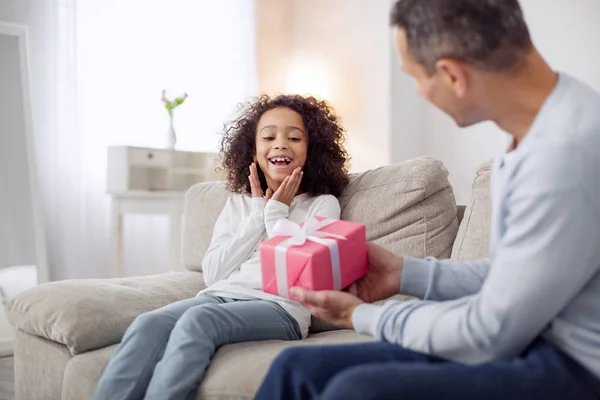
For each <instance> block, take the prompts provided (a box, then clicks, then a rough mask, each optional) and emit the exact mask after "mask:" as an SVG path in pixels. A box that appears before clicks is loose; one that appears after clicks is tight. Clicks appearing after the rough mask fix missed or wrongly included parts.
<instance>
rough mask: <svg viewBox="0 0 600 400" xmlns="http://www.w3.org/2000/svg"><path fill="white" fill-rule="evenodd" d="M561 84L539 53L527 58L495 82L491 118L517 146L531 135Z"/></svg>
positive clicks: (533, 52) (533, 53)
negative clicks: (543, 107)
mask: <svg viewBox="0 0 600 400" xmlns="http://www.w3.org/2000/svg"><path fill="white" fill-rule="evenodd" d="M557 82H558V74H557V73H556V72H554V71H553V70H552V69H551V68H550V66H549V65H548V64H547V63H546V62H545V61H544V59H543V58H542V57H541V56H540V54H539V53H538V52H537V51H535V50H534V51H532V53H531V54H530V55H529V56H527V59H526V61H525V62H524V63H523V65H522V66H521V67H519V68H518V70H515V71H514V72H511V73H507V74H506V75H503V76H500V77H498V78H496V79H495V80H494V83H493V86H494V89H495V90H494V91H493V92H490V93H496V95H495V96H493V99H490V102H491V105H490V110H492V112H491V119H492V121H494V122H495V123H496V125H498V127H499V128H500V129H502V130H503V131H505V132H507V133H509V134H510V135H512V136H513V137H514V139H515V141H514V143H515V146H518V145H519V143H521V141H522V140H523V138H524V137H525V136H526V135H527V132H529V130H530V128H531V125H532V124H533V122H534V120H535V118H536V116H537V115H538V113H539V112H540V110H541V108H542V106H543V105H544V103H545V101H546V100H547V99H548V97H549V96H550V94H551V93H552V91H553V90H554V88H555V87H556V84H557Z"/></svg>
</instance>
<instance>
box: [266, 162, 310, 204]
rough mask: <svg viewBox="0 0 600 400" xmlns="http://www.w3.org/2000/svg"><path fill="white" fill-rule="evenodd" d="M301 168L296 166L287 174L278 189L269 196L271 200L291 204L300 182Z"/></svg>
mask: <svg viewBox="0 0 600 400" xmlns="http://www.w3.org/2000/svg"><path fill="white" fill-rule="evenodd" d="M303 174H304V172H302V169H301V168H300V167H298V168H296V169H295V170H294V172H292V175H290V176H287V177H286V178H285V179H284V181H283V183H282V184H281V186H279V189H277V191H276V192H275V193H274V194H273V196H272V197H271V198H272V199H273V200H277V201H278V202H280V203H283V204H285V205H286V206H288V207H289V205H290V204H292V200H294V197H295V196H296V193H298V189H300V182H302V175H303Z"/></svg>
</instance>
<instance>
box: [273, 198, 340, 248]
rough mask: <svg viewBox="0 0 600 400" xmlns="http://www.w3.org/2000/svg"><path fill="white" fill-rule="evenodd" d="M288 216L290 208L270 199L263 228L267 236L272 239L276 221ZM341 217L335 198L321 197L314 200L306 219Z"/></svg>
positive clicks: (338, 203)
mask: <svg viewBox="0 0 600 400" xmlns="http://www.w3.org/2000/svg"><path fill="white" fill-rule="evenodd" d="M289 215H290V207H289V206H287V205H285V204H283V203H280V202H279V201H277V200H273V199H270V200H269V201H268V202H267V205H266V206H265V227H266V229H267V236H268V237H269V239H270V238H272V237H273V236H274V235H273V228H274V227H275V224H276V223H277V221H279V220H280V219H282V218H288V217H289ZM340 215H341V209H340V202H339V201H338V199H337V198H336V197H335V196H331V195H322V196H319V197H318V198H317V199H315V201H314V203H313V204H312V206H311V207H310V209H309V210H308V214H307V216H306V217H307V218H311V217H317V216H318V217H325V218H333V219H339V218H340Z"/></svg>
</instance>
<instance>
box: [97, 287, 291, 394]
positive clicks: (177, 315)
mask: <svg viewBox="0 0 600 400" xmlns="http://www.w3.org/2000/svg"><path fill="white" fill-rule="evenodd" d="M298 339H301V333H300V328H299V326H298V323H297V322H296V320H295V319H293V318H292V317H291V316H290V315H289V314H288V313H287V312H286V311H285V310H284V309H283V308H282V307H281V306H279V305H278V304H277V303H274V302H270V301H266V300H233V299H228V298H221V297H215V296H210V295H201V296H199V297H196V298H193V299H187V300H182V301H179V302H176V303H173V304H169V305H168V306H165V307H163V308H159V309H158V310H154V311H150V312H147V313H145V314H142V315H140V316H139V317H137V318H136V319H135V321H133V323H132V324H131V326H130V327H129V328H128V329H127V332H125V335H124V336H123V340H122V341H121V344H120V345H119V348H118V349H117V351H116V352H115V354H114V355H113V356H112V358H111V360H110V362H109V363H108V366H107V367H106V369H105V370H104V374H103V375H102V378H101V379H100V382H99V383H98V386H97V387H96V392H95V393H94V396H93V397H92V398H93V399H94V400H100V399H111V400H115V399H119V400H127V399H144V398H145V399H155V400H168V399H177V400H181V399H194V398H195V397H196V391H197V389H198V386H199V385H200V382H201V381H202V378H203V377H204V374H205V372H206V370H207V368H208V366H209V364H210V360H211V358H212V356H213V354H215V352H216V350H217V349H218V348H219V347H220V346H223V345H225V344H229V343H237V342H244V341H257V340H298Z"/></svg>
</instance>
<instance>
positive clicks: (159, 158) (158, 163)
mask: <svg viewBox="0 0 600 400" xmlns="http://www.w3.org/2000/svg"><path fill="white" fill-rule="evenodd" d="M129 163H130V164H131V165H138V166H145V167H168V166H169V165H170V164H171V152H170V151H168V150H160V149H140V148H130V149H129Z"/></svg>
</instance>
